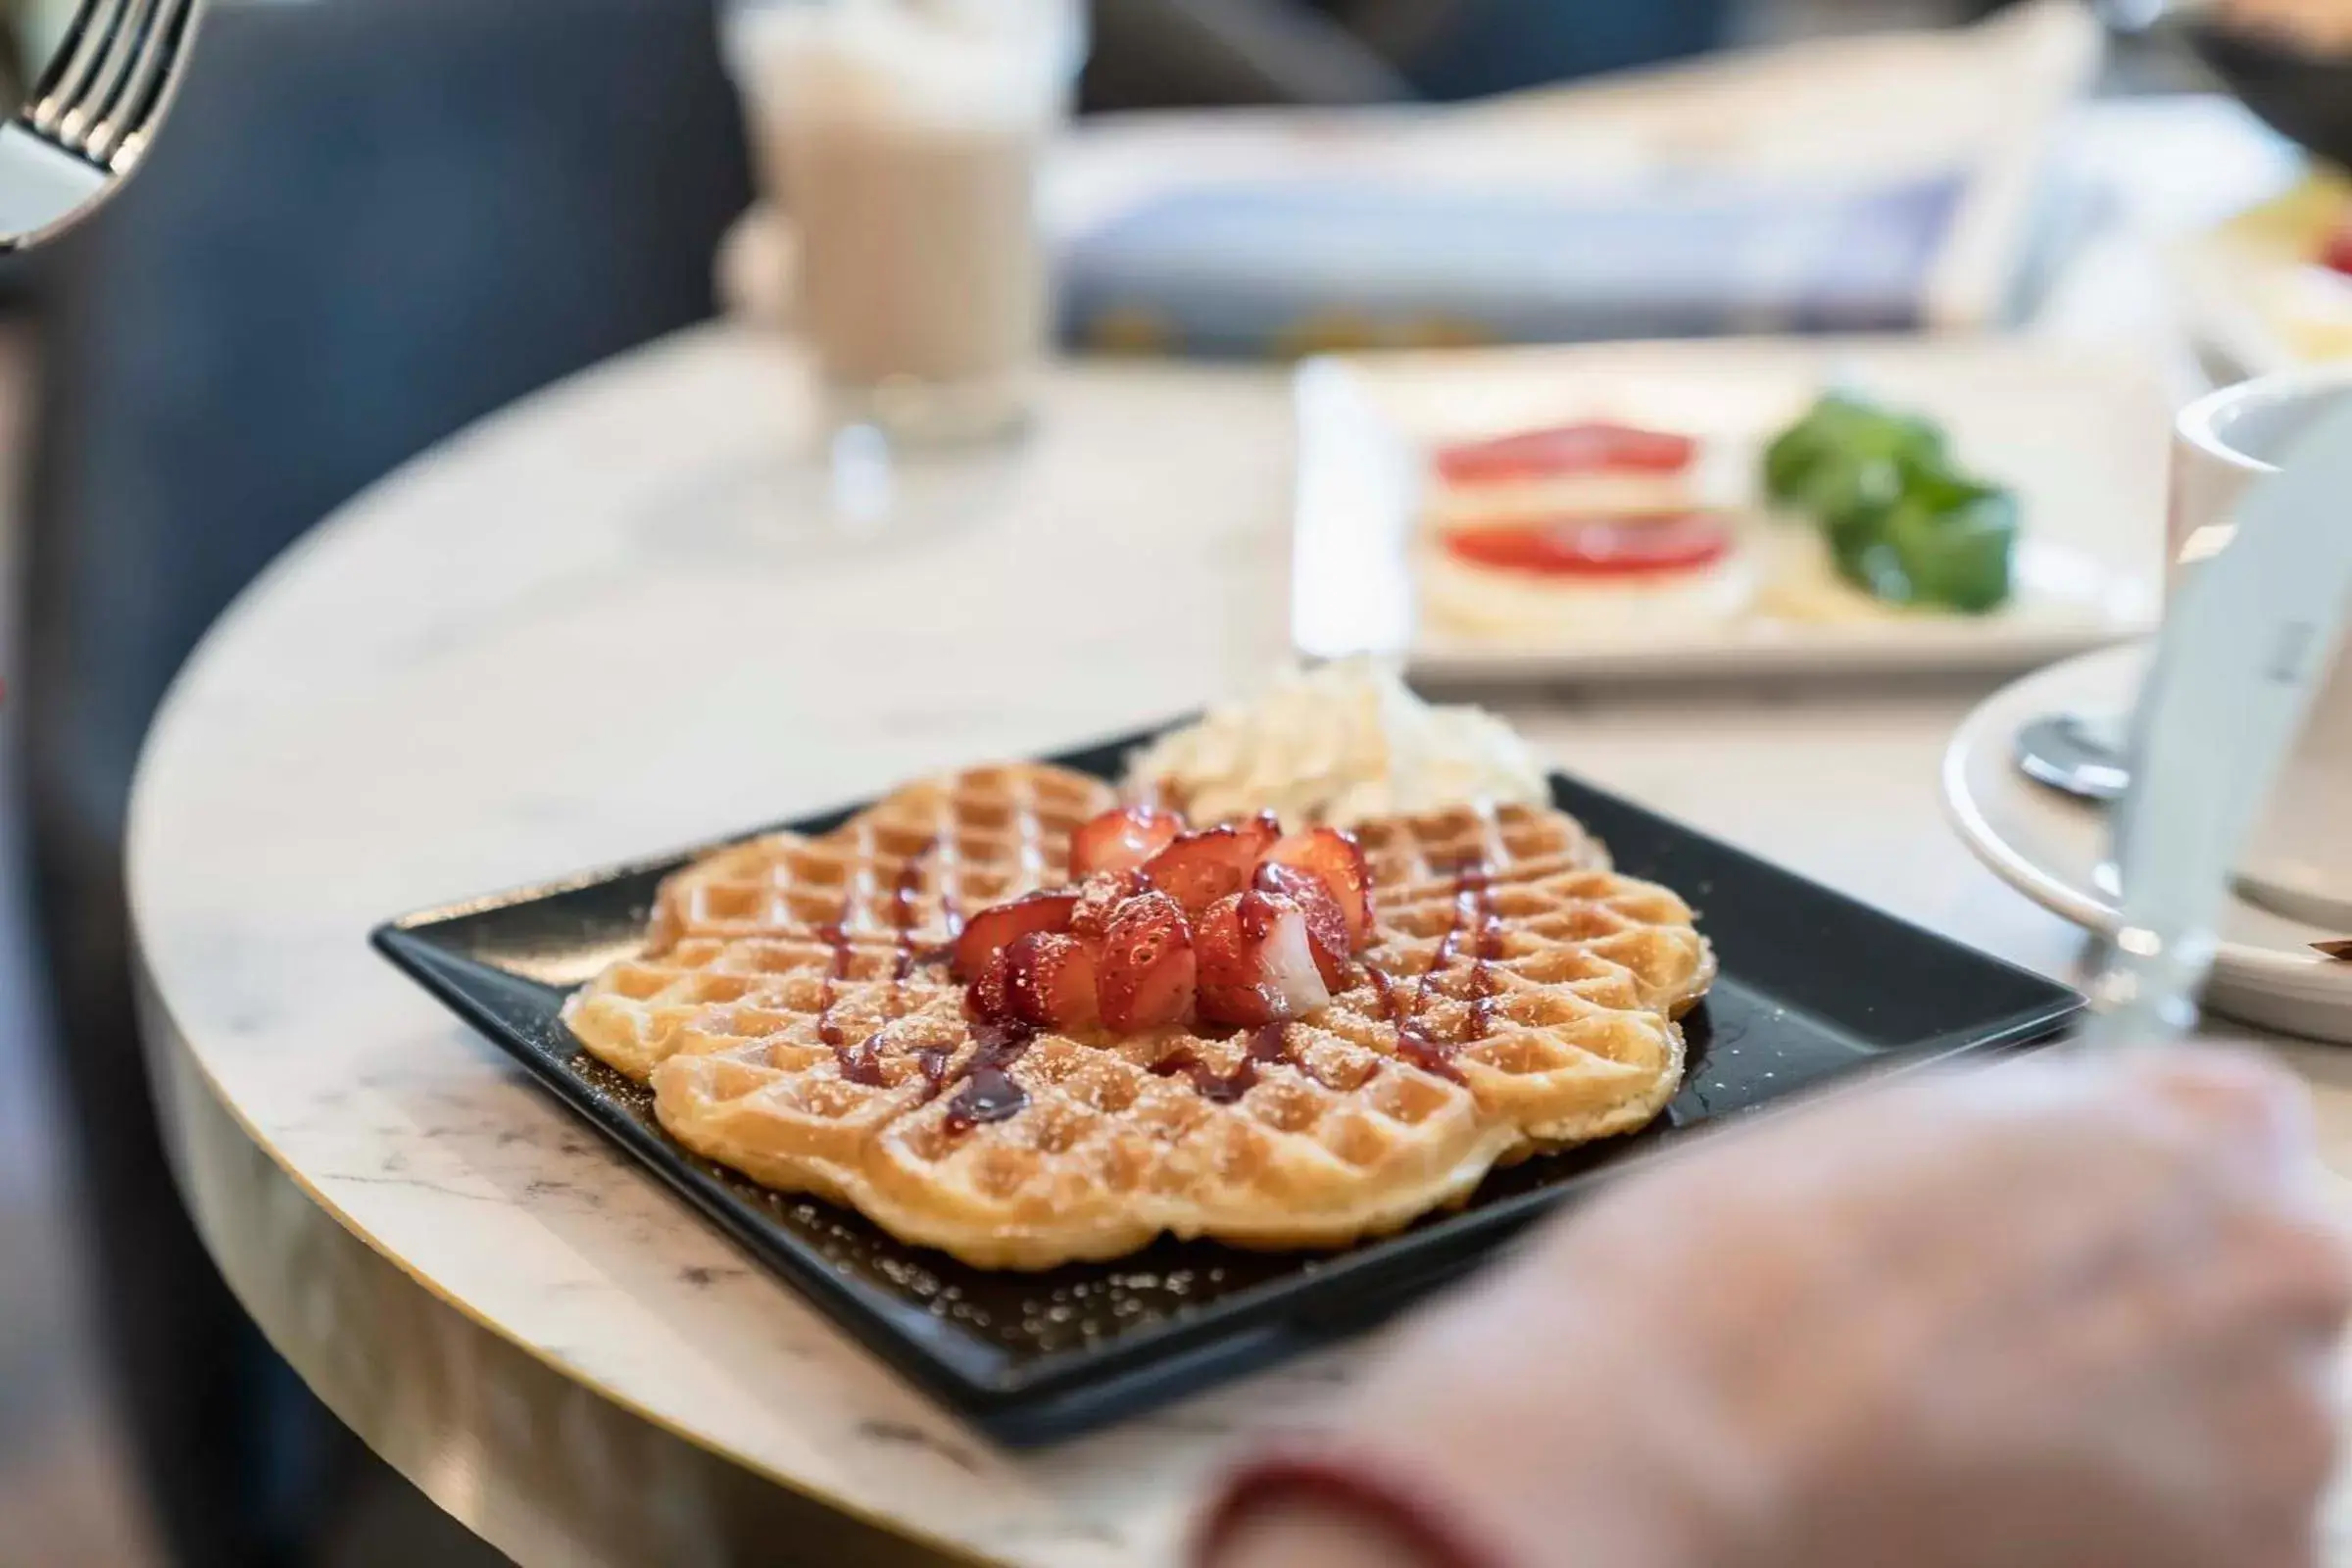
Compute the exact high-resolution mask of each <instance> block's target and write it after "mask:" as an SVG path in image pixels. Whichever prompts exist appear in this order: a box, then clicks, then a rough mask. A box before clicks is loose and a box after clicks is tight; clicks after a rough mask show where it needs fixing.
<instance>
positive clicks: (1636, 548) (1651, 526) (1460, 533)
mask: <svg viewBox="0 0 2352 1568" xmlns="http://www.w3.org/2000/svg"><path fill="white" fill-rule="evenodd" d="M1446 549H1447V550H1449V551H1451V552H1452V553H1453V554H1454V555H1456V556H1458V557H1459V558H1461V559H1462V560H1464V561H1468V562H1473V563H1475V564H1479V565H1481V566H1493V567H1495V568H1496V569H1498V570H1501V571H1525V572H1532V573H1535V574H1537V575H1539V576H1546V577H1628V576H1636V575H1639V574H1642V573H1644V572H1665V571H1695V570H1697V569H1698V568H1699V567H1701V566H1706V565H1712V564H1714V563H1716V562H1718V561H1721V560H1722V559H1723V558H1724V557H1725V556H1727V555H1729V554H1730V553H1731V549H1732V530H1731V528H1730V527H1729V526H1728V525H1727V524H1726V523H1725V522H1724V521H1723V519H1722V518H1720V517H1717V516H1714V515H1711V514H1708V513H1704V512H1686V513H1677V514H1675V515H1672V516H1666V517H1638V518H1637V517H1562V518H1558V519H1556V520H1554V521H1551V522H1543V523H1537V524H1536V525H1535V526H1533V527H1511V526H1503V525H1497V526H1493V527H1482V528H1457V529H1455V530H1454V531H1453V532H1451V533H1448V534H1447V535H1446Z"/></svg>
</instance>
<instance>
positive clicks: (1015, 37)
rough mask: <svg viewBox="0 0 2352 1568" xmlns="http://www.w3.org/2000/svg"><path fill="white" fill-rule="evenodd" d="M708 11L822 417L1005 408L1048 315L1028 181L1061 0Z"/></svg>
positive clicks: (1067, 55) (792, 2)
mask: <svg viewBox="0 0 2352 1568" xmlns="http://www.w3.org/2000/svg"><path fill="white" fill-rule="evenodd" d="M722 21H723V25H724V41H725V44H726V54H727V59H728V62H729V65H730V68H731V70H732V71H733V73H734V75H735V78H736V81H737V83H738V85H739V87H740V89H741V92H742V96H743V100H744V107H745V111H746V115H745V118H746V122H747V124H748V127H749V129H750V130H751V133H752V138H753V146H752V151H753V155H754V156H753V162H754V165H755V167H756V168H757V169H758V170H759V172H760V177H761V183H762V185H763V187H764V189H765V194H766V196H767V198H768V205H769V207H770V210H771V212H773V213H777V214H781V215H782V219H783V221H784V222H785V223H786V224H788V225H789V233H790V239H789V243H787V244H778V245H771V246H770V247H769V248H768V254H769V256H771V257H773V258H778V259H779V260H780V259H782V258H787V257H788V258H789V261H788V262H784V263H782V265H783V266H784V267H785V268H787V269H788V270H789V279H788V281H789V284H790V287H791V291H792V293H793V294H794V295H795V296H796V300H795V313H794V314H795V324H796V326H797V327H798V329H799V331H800V332H801V334H802V335H803V336H804V337H805V338H806V339H807V340H808V342H809V347H810V348H811V350H812V351H813V355H814V360H815V365H816V369H817V373H818V375H819V378H820V381H821V385H822V390H823V392H824V394H825V397H826V402H827V405H828V409H829V412H830V413H831V415H832V417H833V419H834V421H835V422H836V423H837V424H842V425H872V426H876V427H878V428H880V429H881V430H883V431H884V432H886V433H887V434H888V435H890V436H891V437H892V438H894V440H897V441H902V442H908V443H915V444H928V443H946V444H954V443H957V442H961V441H966V440H970V439H973V438H979V437H987V436H991V435H997V434H1002V433H1005V432H1006V431H1008V430H1010V429H1012V428H1015V427H1017V426H1018V425H1019V424H1020V423H1021V421H1022V419H1023V417H1024V415H1025V414H1026V411H1027V408H1028V405H1029V402H1030V399H1031V395H1032V391H1033V388H1034V382H1035V379H1036V376H1037V372H1038V369H1039V367H1040V364H1041V363H1042V361H1043V359H1044V356H1045V353H1046V348H1047V339H1048V334H1049V330H1050V328H1051V325H1052V290H1051V283H1052V277H1051V268H1050V262H1049V258H1048V256H1047V252H1046V243H1045V237H1044V235H1043V233H1042V231H1041V228H1040V223H1039V214H1038V188H1037V187H1038V177H1039V168H1040V161H1041V159H1042V158H1043V156H1044V152H1045V149H1046V146H1047V144H1048V142H1049V141H1050V140H1051V139H1052V137H1053V135H1054V132H1055V131H1056V130H1057V129H1058V127H1059V126H1060V124H1061V123H1062V121H1063V119H1064V118H1065V117H1066V115H1067V113H1068V110H1069V106H1070V98H1071V93H1072V86H1073V83H1074V81H1075V78H1076V74H1077V70H1078V66H1079V64H1080V62H1081V60H1082V59H1083V57H1084V53H1085V30H1084V14H1083V12H1082V10H1081V9H1080V5H1079V0H728V3H727V5H726V6H725V8H724V10H723V12H722Z"/></svg>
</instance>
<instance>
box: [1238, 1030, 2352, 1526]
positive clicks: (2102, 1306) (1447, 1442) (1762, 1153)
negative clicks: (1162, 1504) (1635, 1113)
mask: <svg viewBox="0 0 2352 1568" xmlns="http://www.w3.org/2000/svg"><path fill="white" fill-rule="evenodd" d="M2348 1306H2352V1260H2348V1258H2347V1251H2346V1247H2345V1242H2344V1238H2343V1236H2342V1234H2341V1233H2340V1231H2339V1230H2338V1228H2337V1225H2336V1222H2335V1221H2334V1219H2333V1218H2332V1217H2331V1216H2330V1215H2329V1214H2328V1213H2327V1210H2326V1209H2325V1207H2324V1206H2323V1202H2322V1199H2321V1197H2320V1192H2319V1186H2318V1182H2317V1166H2316V1162H2315V1160H2314V1156H2313V1152H2312V1146H2311V1137H2310V1131H2309V1127H2308V1124H2307V1111H2306V1107H2305V1104H2304V1097H2303V1093H2302V1090H2301V1087H2300V1086H2299V1085H2298V1084H2296V1083H2295V1082H2294V1080H2292V1079H2291V1078H2289V1077H2287V1076H2286V1075H2284V1074H2282V1073H2279V1072H2278V1071H2276V1070H2275V1069H2271V1068H2269V1067H2266V1066H2262V1065H2260V1064H2257V1063H2254V1062H2251V1061H2248V1060H2242V1059H2239V1058H2235V1057H2229V1056H2217V1055H2213V1054H2173V1055H2166V1056H2161V1057H2151V1058H2144V1059H2137V1060H2130V1061H2111V1062H2096V1063H2094V1062H2086V1061H2083V1060H2080V1059H2067V1060H2058V1059H2051V1060H2044V1061H2040V1062H2033V1063H2024V1064H2018V1065H2012V1066H2005V1067H2001V1068H1998V1069H1995V1070H1993V1071H1990V1072H1985V1073H1980V1074H1976V1075H1973V1076H1969V1077H1965V1078H1953V1079H1948V1080H1944V1081H1940V1082H1936V1083H1912V1084H1906V1085H1903V1086H1899V1087H1893V1088H1885V1089H1879V1090H1875V1091H1867V1092H1862V1093H1855V1094H1850V1095H1846V1096H1842V1097H1839V1098H1838V1100H1837V1101H1835V1102H1833V1103H1824V1104H1822V1105H1818V1106H1816V1107H1814V1108H1812V1109H1810V1110H1807V1111H1800V1112H1796V1113H1792V1114H1790V1115H1789V1116H1786V1117H1782V1118H1777V1119H1775V1120H1772V1121H1770V1122H1766V1123H1761V1124H1758V1125H1756V1126H1754V1127H1752V1128H1747V1129H1743V1130H1740V1131H1737V1132H1732V1133H1726V1134H1722V1135H1719V1136H1718V1137H1716V1138H1713V1139H1710V1140H1708V1141H1707V1142H1706V1143H1705V1144H1704V1145H1703V1146H1702V1147H1700V1148H1698V1149H1695V1150H1693V1151H1691V1152H1689V1153H1688V1154H1687V1155H1685V1156H1684V1157H1682V1158H1679V1159H1675V1160H1671V1161H1668V1162H1667V1163H1666V1165H1665V1166H1664V1167H1663V1168H1661V1169H1659V1170H1657V1171H1656V1172H1654V1173H1652V1174H1650V1175H1648V1176H1646V1177H1643V1178H1638V1179H1636V1180H1633V1181H1630V1182H1628V1183H1627V1184H1626V1185H1624V1186H1623V1187H1621V1188H1619V1189H1618V1190H1616V1191H1615V1192H1613V1193H1610V1194H1608V1195H1605V1196H1603V1197H1602V1198H1601V1199H1599V1200H1598V1201H1595V1202H1594V1203H1593V1205H1592V1206H1591V1207H1590V1208H1589V1209H1587V1210H1585V1211H1583V1212H1581V1213H1578V1214H1575V1215H1572V1216H1568V1217H1566V1218H1565V1219H1564V1220H1563V1221H1560V1222H1555V1224H1554V1226H1553V1228H1552V1229H1551V1230H1549V1231H1548V1232H1547V1233H1545V1234H1544V1235H1543V1236H1542V1237H1541V1238H1540V1239H1538V1240H1537V1241H1535V1242H1534V1243H1532V1244H1531V1245H1530V1247H1529V1248H1528V1249H1527V1250H1526V1251H1525V1252H1524V1253H1523V1254H1522V1255H1521V1256H1520V1257H1519V1258H1518V1259H1516V1260H1515V1261H1514V1262H1512V1263H1511V1264H1509V1265H1507V1266H1505V1267H1503V1268H1501V1269H1499V1270H1497V1271H1496V1272H1495V1274H1493V1275H1492V1276H1490V1277H1489V1278H1487V1279H1486V1280H1485V1281H1483V1282H1481V1283H1479V1284H1477V1285H1475V1286H1473V1287H1472V1288H1470V1289H1469V1290H1468V1291H1466V1292H1465V1293H1463V1294H1461V1295H1459V1296H1457V1297H1455V1298H1453V1299H1449V1300H1447V1301H1446V1302H1443V1303H1441V1304H1440V1305H1438V1306H1437V1307H1436V1308H1435V1309H1433V1310H1431V1311H1429V1312H1427V1313H1426V1314H1425V1315H1424V1316H1423V1317H1422V1318H1421V1319H1420V1320H1419V1321H1417V1322H1416V1323H1414V1324H1412V1325H1410V1326H1408V1327H1407V1328H1406V1329H1405V1330H1404V1331H1403V1332H1402V1333H1401V1334H1399V1335H1398V1336H1397V1338H1396V1339H1395V1340H1393V1341H1392V1342H1391V1344H1390V1346H1389V1348H1387V1349H1386V1350H1385V1351H1384V1353H1383V1354H1382V1356H1381V1357H1380V1359H1379V1360H1378V1361H1377V1363H1376V1364H1375V1365H1374V1366H1373V1367H1372V1368H1371V1369H1370V1370H1369V1372H1368V1374H1367V1377H1366V1379H1365V1382H1364V1384H1363V1386H1362V1388H1361V1390H1360V1391H1359V1393H1358V1394H1357V1395H1356V1396H1355V1397H1353V1398H1352V1399H1351V1400H1350V1401H1349V1402H1348V1406H1347V1407H1346V1408H1345V1410H1344V1411H1343V1412H1342V1414H1341V1416H1340V1418H1339V1419H1338V1420H1337V1421H1336V1422H1335V1423H1334V1425H1333V1427H1332V1428H1331V1430H1330V1432H1329V1433H1328V1434H1327V1436H1326V1437H1325V1439H1324V1440H1323V1441H1322V1445H1321V1446H1320V1447H1319V1448H1307V1449H1303V1450H1297V1451H1298V1452H1299V1454H1300V1455H1302V1457H1300V1458H1299V1459H1296V1460H1294V1459H1292V1458H1290V1457H1287V1456H1286V1455H1287V1454H1288V1453H1289V1452H1290V1451H1291V1450H1285V1451H1283V1452H1275V1453H1268V1454H1263V1455H1259V1456H1257V1457H1256V1458H1255V1459H1253V1460H1250V1461H1248V1462H1245V1464H1244V1465H1243V1466H1242V1467H1241V1468H1240V1469H1239V1470H1238V1471H1237V1472H1236V1474H1235V1476H1234V1477H1233V1478H1231V1479H1230V1480H1229V1481H1228V1483H1227V1485H1226V1489H1225V1490H1224V1491H1223V1492H1222V1493H1221V1494H1220V1495H1219V1496H1218V1498H1217V1499H1215V1500H1214V1502H1213V1503H1212V1507H1211V1508H1210V1510H1209V1513H1208V1520H1209V1527H1208V1529H1207V1531H1206V1532H1205V1534H1204V1539H1203V1544H1201V1548H1200V1552H1199V1555H1200V1557H1201V1560H1202V1561H1204V1562H1206V1563H1209V1564H1211V1565H1213V1568H1258V1565H1259V1564H1272V1563H1278V1562H1279V1563H1297V1564H1302V1565H1305V1564H1313V1563H1317V1562H1321V1561H1326V1560H1328V1561H1332V1562H1364V1563H1392V1562H1393V1563H1398V1564H1405V1563H1411V1564H1416V1565H1420V1568H1516V1565H1519V1564H1542V1563H1555V1562H1556V1563H1573V1564H1576V1565H1578V1568H1702V1565H1703V1568H1878V1565H1882V1564H1887V1563H1897V1562H1899V1563H1902V1564H1905V1565H1906V1568H1965V1565H1972V1564H1978V1563H1985V1562H1999V1563H2001V1564H2003V1565H2004V1568H2067V1565H2071V1564H2078V1563H2083V1562H2117V1563H2131V1564H2132V1565H2133V1568H2304V1565H2306V1564H2308V1563H2310V1562H2311V1561H2312V1560H2313V1555H2312V1553H2313V1549H2314V1532H2315V1529H2316V1526H2315V1514H2316V1504H2317V1501H2318V1498H2319V1496H2320V1494H2321V1491H2322V1489H2323V1488H2324V1487H2325V1486H2326V1484H2327V1480H2328V1478H2329V1476H2330V1474H2331V1472H2332V1469H2333V1465H2334V1457H2335V1424H2334V1419H2333V1409H2332V1400H2331V1397H2330V1388H2329V1385H2330V1378H2329V1369H2330V1365H2331V1361H2332V1358H2333V1356H2334V1354H2335V1346H2336V1342H2337V1338H2338V1336H2339V1335H2340V1333H2341V1331H2342V1328H2343V1324H2344V1319H2345V1315H2346V1312H2347V1308H2348ZM1335 1478H1336V1479H1335Z"/></svg>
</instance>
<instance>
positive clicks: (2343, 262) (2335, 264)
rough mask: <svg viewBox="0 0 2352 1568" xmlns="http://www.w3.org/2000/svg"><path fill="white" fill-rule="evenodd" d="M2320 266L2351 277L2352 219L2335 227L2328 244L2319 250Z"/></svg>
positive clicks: (2328, 238) (2328, 237) (2347, 219)
mask: <svg viewBox="0 0 2352 1568" xmlns="http://www.w3.org/2000/svg"><path fill="white" fill-rule="evenodd" d="M2320 265H2321V266H2322V267H2325V268H2327V269H2328V270H2332V271H2337V272H2341V273H2343V274H2344V275H2345V276H2346V277H2352V218H2346V219H2345V220H2344V221H2342V222H2340V223H2338V224H2336V225H2335V232H2334V233H2332V234H2330V235H2328V236H2327V244H2326V245H2325V246H2323V247H2321V249H2320Z"/></svg>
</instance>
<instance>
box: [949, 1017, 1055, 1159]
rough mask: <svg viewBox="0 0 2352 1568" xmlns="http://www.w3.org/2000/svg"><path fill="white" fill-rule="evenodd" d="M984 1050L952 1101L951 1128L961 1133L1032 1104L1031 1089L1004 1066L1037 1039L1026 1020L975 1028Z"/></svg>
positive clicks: (974, 1058) (976, 1054)
mask: <svg viewBox="0 0 2352 1568" xmlns="http://www.w3.org/2000/svg"><path fill="white" fill-rule="evenodd" d="M972 1038H973V1039H974V1040H976V1041H978V1042H979V1046H980V1049H979V1050H978V1051H976V1052H974V1053H973V1054H972V1062H971V1065H970V1066H968V1067H966V1068H965V1069H964V1073H963V1088H962V1089H960V1090H958V1091H957V1092H956V1098H955V1099H954V1100H951V1101H949V1102H948V1119H947V1130H948V1131H949V1133H951V1134H955V1135H960V1134H963V1133H968V1132H970V1131H971V1130H972V1129H973V1128H974V1127H977V1126H979V1125H981V1124H982V1123H984V1122H992V1121H1005V1120H1008V1119H1009V1118H1011V1117H1013V1116H1017V1115H1019V1114H1020V1112H1021V1107H1022V1106H1024V1105H1026V1104H1028V1103H1029V1091H1028V1090H1026V1089H1023V1088H1022V1087H1021V1086H1020V1083H1019V1081H1018V1080H1016V1079H1015V1078H1014V1077H1013V1076H1012V1074H1010V1073H1008V1072H1006V1071H1005V1068H1007V1067H1009V1066H1011V1065H1012V1064H1013V1063H1014V1062H1016V1061H1018V1060H1020V1059H1021V1054H1022V1053H1023V1052H1025V1051H1027V1050H1028V1049H1029V1044H1030V1042H1031V1041H1033V1040H1035V1039H1036V1038H1037V1031H1036V1030H1035V1029H1034V1028H1032V1027H1030V1026H1029V1025H1028V1024H1024V1023H984V1024H982V1025H980V1027H979V1028H977V1029H975V1030H973V1031H972Z"/></svg>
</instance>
